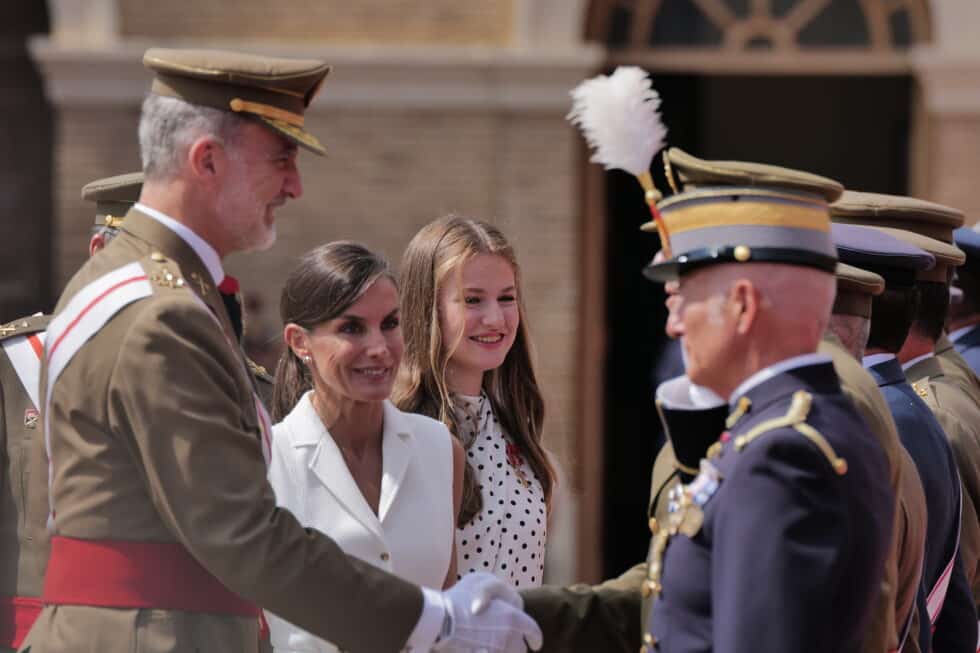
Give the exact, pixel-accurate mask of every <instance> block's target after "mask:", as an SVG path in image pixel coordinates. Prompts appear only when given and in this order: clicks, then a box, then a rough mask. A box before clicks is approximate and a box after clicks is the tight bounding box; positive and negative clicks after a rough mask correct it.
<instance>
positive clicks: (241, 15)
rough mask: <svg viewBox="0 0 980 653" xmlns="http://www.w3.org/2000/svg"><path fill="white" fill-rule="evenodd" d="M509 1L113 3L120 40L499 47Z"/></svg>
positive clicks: (507, 33)
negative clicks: (214, 39) (438, 44)
mask: <svg viewBox="0 0 980 653" xmlns="http://www.w3.org/2000/svg"><path fill="white" fill-rule="evenodd" d="M512 12H513V0H479V1H478V2H474V1H465V2H460V0H426V2H414V1H412V0H356V1H353V2H352V1H351V0H277V2H269V1H268V0H208V2H200V1H199V0H167V2H160V1H159V0H120V2H119V18H120V23H119V24H120V28H121V31H122V34H123V35H125V36H140V37H163V38H172V37H174V36H175V35H179V36H180V38H182V39H190V38H196V37H205V38H242V39H262V40H265V39H277V38H278V39H280V40H289V41H296V40H301V41H316V42H319V43H324V42H374V43H385V44H405V43H443V44H445V43H486V44H503V43H506V42H508V40H509V39H510V37H511V28H512V27H511V26H512V22H513V19H512Z"/></svg>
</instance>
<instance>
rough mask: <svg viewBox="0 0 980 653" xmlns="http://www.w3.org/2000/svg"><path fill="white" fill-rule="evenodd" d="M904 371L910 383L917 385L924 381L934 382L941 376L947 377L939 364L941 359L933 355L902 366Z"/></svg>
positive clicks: (920, 357) (914, 359)
mask: <svg viewBox="0 0 980 653" xmlns="http://www.w3.org/2000/svg"><path fill="white" fill-rule="evenodd" d="M902 369H903V370H905V377H906V378H907V379H908V380H909V383H916V382H918V381H921V380H923V379H929V380H932V379H935V378H938V377H940V376H945V375H944V374H943V368H942V366H941V365H940V364H939V359H938V358H936V357H935V356H934V355H933V354H929V355H926V356H919V357H918V358H913V359H912V360H910V361H909V362H907V363H905V364H904V365H902Z"/></svg>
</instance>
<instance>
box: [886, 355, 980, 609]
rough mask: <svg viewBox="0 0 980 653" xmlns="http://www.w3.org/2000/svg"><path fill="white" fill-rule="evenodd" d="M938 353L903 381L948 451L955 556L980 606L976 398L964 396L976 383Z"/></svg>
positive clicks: (979, 418) (979, 403)
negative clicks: (958, 494) (956, 476)
mask: <svg viewBox="0 0 980 653" xmlns="http://www.w3.org/2000/svg"><path fill="white" fill-rule="evenodd" d="M942 340H945V338H943V339H942ZM941 349H942V346H941V341H940V343H937V346H936V352H937V353H936V355H935V356H930V357H929V358H926V359H924V360H921V361H919V362H917V363H915V364H914V365H912V366H911V367H909V369H907V370H906V371H905V376H906V377H907V378H908V380H909V381H910V382H911V383H912V386H913V387H914V388H915V390H916V392H918V393H919V396H921V397H922V398H923V400H924V401H925V402H926V404H927V405H928V406H929V408H931V409H932V411H933V413H935V415H936V419H937V420H938V421H939V424H940V426H942V427H943V431H945V432H946V437H947V438H949V443H950V446H951V447H952V449H953V458H954V459H955V460H956V467H957V469H958V470H959V472H960V482H961V483H962V497H963V506H962V512H961V519H960V555H961V557H962V558H963V568H964V570H965V571H966V578H967V580H968V581H969V583H970V588H971V589H972V590H973V598H974V600H975V601H976V603H977V605H978V606H980V397H975V396H974V394H973V393H972V392H970V391H968V390H967V388H969V387H970V386H971V385H972V382H971V377H972V378H975V377H974V376H973V375H972V372H970V374H969V375H967V374H966V373H965V372H966V371H969V368H967V369H966V370H965V371H964V370H963V369H961V368H960V367H959V364H958V362H957V359H958V360H959V362H961V363H962V364H963V365H964V366H965V364H966V363H965V361H963V359H962V357H961V356H960V355H959V353H957V352H956V351H955V350H952V349H949V350H948V351H946V352H944V354H942V355H941V354H940V353H939V352H940V350H941Z"/></svg>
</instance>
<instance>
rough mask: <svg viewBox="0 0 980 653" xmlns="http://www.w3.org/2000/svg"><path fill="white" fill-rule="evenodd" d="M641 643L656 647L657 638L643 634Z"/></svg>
mask: <svg viewBox="0 0 980 653" xmlns="http://www.w3.org/2000/svg"><path fill="white" fill-rule="evenodd" d="M643 643H644V644H646V645H647V646H656V645H657V638H656V637H654V636H653V635H651V634H650V633H644V635H643Z"/></svg>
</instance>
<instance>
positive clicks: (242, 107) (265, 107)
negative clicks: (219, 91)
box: [228, 97, 304, 127]
mask: <svg viewBox="0 0 980 653" xmlns="http://www.w3.org/2000/svg"><path fill="white" fill-rule="evenodd" d="M228 106H229V107H231V110H232V111H234V112H236V113H252V114H255V115H257V116H262V117H263V118H271V119H273V120H280V121H282V122H284V123H286V124H288V125H293V126H294V127H302V126H303V122H304V119H303V116H301V115H300V114H298V113H293V112H292V111H286V110H285V109H280V108H279V107H274V106H272V105H271V104H263V103H261V102H249V101H248V100H243V99H241V98H237V97H236V98H235V99H234V100H232V101H231V102H229V103H228Z"/></svg>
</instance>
